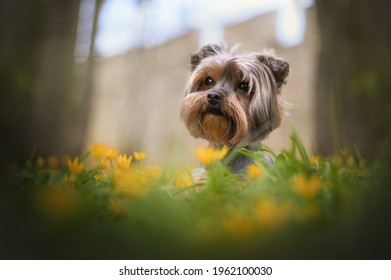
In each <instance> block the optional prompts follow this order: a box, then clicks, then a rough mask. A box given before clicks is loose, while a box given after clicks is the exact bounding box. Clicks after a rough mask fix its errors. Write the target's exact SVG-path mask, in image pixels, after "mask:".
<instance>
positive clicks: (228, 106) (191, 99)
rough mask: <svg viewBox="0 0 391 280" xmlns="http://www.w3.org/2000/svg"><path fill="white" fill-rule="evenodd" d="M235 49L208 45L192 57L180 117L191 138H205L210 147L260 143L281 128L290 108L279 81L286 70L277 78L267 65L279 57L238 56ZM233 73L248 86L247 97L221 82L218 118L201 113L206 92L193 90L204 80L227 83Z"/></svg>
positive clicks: (271, 55) (265, 54) (245, 54)
mask: <svg viewBox="0 0 391 280" xmlns="http://www.w3.org/2000/svg"><path fill="white" fill-rule="evenodd" d="M237 50H238V46H235V47H234V48H233V49H231V51H229V52H225V51H224V50H222V49H221V48H220V47H217V46H214V45H209V46H206V47H204V48H202V49H201V50H200V51H199V53H195V54H193V56H192V69H193V71H192V73H191V76H190V79H189V81H188V83H187V86H186V90H185V98H184V100H183V102H182V105H181V118H182V120H183V121H184V123H185V125H186V127H187V129H188V130H189V132H190V134H191V135H192V136H194V137H196V138H198V137H201V138H204V139H206V140H208V141H209V142H210V143H212V144H214V145H227V146H235V145H237V144H239V143H241V142H246V143H253V142H256V141H258V140H262V139H264V138H265V137H266V136H267V135H268V134H269V133H270V132H271V131H272V130H274V129H275V128H277V127H278V126H279V125H280V123H281V118H282V116H283V115H284V114H285V113H286V111H287V108H288V106H289V105H288V103H287V102H286V101H285V100H284V98H283V96H282V89H283V86H284V85H283V84H282V83H281V81H282V80H284V81H285V79H286V76H287V75H288V72H289V67H288V69H287V70H288V72H286V73H284V75H285V76H284V77H282V78H283V79H276V77H275V75H276V74H275V73H274V72H273V71H274V70H273V67H272V66H273V63H274V62H275V61H277V60H278V58H277V57H276V56H275V55H274V53H273V52H271V51H264V52H263V53H254V52H251V53H244V54H238V53H237ZM194 57H195V58H196V59H193V58H194ZM193 62H194V63H193ZM288 66H289V65H288ZM238 73H239V74H238ZM238 75H239V76H240V78H241V79H242V81H247V82H248V84H249V88H250V89H249V92H251V96H250V95H248V96H246V97H242V98H238V97H237V96H236V95H235V94H234V93H233V94H232V93H231V92H230V91H232V90H231V89H229V88H228V89H227V88H226V87H224V85H222V83H223V82H224V81H223V82H221V83H220V84H217V85H216V87H217V86H219V90H221V91H222V92H224V94H225V97H224V103H223V105H222V111H223V116H215V115H212V114H206V112H207V107H208V101H207V97H206V96H207V92H208V91H207V90H206V91H198V88H199V85H200V83H201V82H202V81H203V80H204V79H205V78H206V77H207V76H216V77H217V78H218V79H220V78H221V79H226V80H228V82H229V81H230V79H238V78H239V77H238ZM278 78H281V77H278ZM228 82H227V83H228ZM246 98H247V100H243V99H246Z"/></svg>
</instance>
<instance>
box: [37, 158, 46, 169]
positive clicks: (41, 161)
mask: <svg viewBox="0 0 391 280" xmlns="http://www.w3.org/2000/svg"><path fill="white" fill-rule="evenodd" d="M37 166H38V168H40V169H42V168H44V166H45V160H44V159H43V157H39V158H38V159H37Z"/></svg>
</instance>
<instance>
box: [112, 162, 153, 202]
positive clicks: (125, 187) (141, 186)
mask: <svg viewBox="0 0 391 280" xmlns="http://www.w3.org/2000/svg"><path fill="white" fill-rule="evenodd" d="M113 183H114V185H115V188H116V189H117V190H119V191H121V192H123V193H124V194H127V195H130V196H137V197H138V196H142V195H144V194H145V193H146V192H147V191H148V189H149V188H148V187H149V184H150V178H147V177H146V176H143V175H142V174H139V173H138V171H137V170H136V169H135V168H129V169H127V170H122V169H117V170H115V171H114V174H113Z"/></svg>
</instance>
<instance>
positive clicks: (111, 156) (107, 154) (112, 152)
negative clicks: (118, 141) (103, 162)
mask: <svg viewBox="0 0 391 280" xmlns="http://www.w3.org/2000/svg"><path fill="white" fill-rule="evenodd" d="M117 154H118V149H117V148H112V149H108V150H106V152H105V158H107V159H110V160H112V159H114V158H115V157H116V156H117Z"/></svg>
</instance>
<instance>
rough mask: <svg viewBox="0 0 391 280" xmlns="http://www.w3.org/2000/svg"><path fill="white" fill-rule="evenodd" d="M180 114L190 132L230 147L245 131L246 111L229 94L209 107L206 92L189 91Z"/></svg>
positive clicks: (246, 131) (246, 124)
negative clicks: (190, 92) (215, 104)
mask: <svg viewBox="0 0 391 280" xmlns="http://www.w3.org/2000/svg"><path fill="white" fill-rule="evenodd" d="M181 118H182V120H183V121H184V122H185V125H186V127H187V129H188V130H189V132H190V134H191V135H193V136H194V137H196V138H198V137H201V138H203V139H205V140H207V141H208V142H210V143H212V144H214V145H218V146H220V145H226V146H228V147H233V146H235V145H237V144H239V143H240V142H241V141H242V140H243V139H244V137H245V136H246V135H247V133H248V121H247V114H246V111H245V110H244V109H243V106H241V104H240V102H238V100H232V98H229V97H226V98H224V100H223V101H222V103H221V105H219V106H218V107H210V105H209V103H208V101H207V97H206V93H205V92H198V93H192V94H189V95H187V96H186V97H185V99H184V101H183V103H182V106H181Z"/></svg>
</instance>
